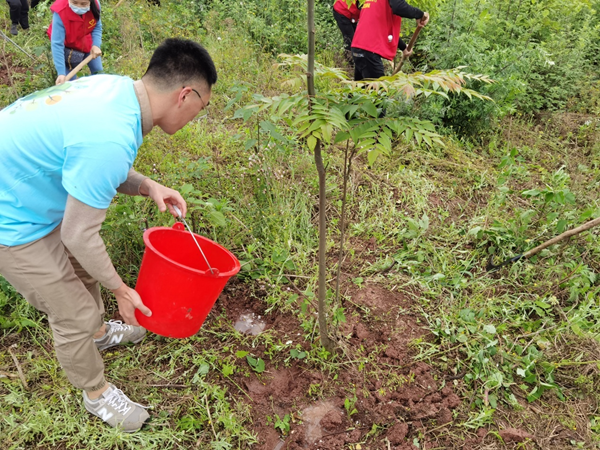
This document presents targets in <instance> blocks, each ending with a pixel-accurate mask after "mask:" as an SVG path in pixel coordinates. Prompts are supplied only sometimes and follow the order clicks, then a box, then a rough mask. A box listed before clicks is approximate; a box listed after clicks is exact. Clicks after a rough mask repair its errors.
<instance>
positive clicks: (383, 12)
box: [352, 0, 429, 81]
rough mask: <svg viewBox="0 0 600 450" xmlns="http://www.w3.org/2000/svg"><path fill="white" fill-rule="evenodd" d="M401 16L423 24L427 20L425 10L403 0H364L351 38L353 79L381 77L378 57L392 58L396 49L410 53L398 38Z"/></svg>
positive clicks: (381, 65)
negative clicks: (358, 20)
mask: <svg viewBox="0 0 600 450" xmlns="http://www.w3.org/2000/svg"><path fill="white" fill-rule="evenodd" d="M402 17H405V18H408V19H417V20H418V21H419V22H420V24H421V25H423V26H425V25H427V23H428V22H429V14H428V13H426V12H423V11H421V10H420V9H419V8H415V7H414V6H410V5H409V4H408V3H406V1H405V0H365V2H364V4H363V6H362V9H361V12H360V22H359V23H358V26H357V27H356V32H355V33H354V39H353V40H352V56H353V58H354V80H355V81H360V80H363V79H365V78H379V77H382V76H383V75H384V70H383V62H382V61H381V58H385V59H388V60H390V61H392V60H393V59H394V56H396V51H397V50H398V49H399V50H402V52H403V53H404V56H410V53H409V52H408V51H407V50H406V44H405V43H404V42H403V41H402V40H401V39H400V25H401V23H402Z"/></svg>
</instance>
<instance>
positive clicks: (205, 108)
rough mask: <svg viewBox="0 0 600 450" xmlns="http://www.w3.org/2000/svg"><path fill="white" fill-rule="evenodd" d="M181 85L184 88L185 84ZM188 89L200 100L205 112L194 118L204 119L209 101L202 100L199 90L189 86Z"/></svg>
mask: <svg viewBox="0 0 600 450" xmlns="http://www.w3.org/2000/svg"><path fill="white" fill-rule="evenodd" d="M183 87H184V88H185V86H183ZM190 89H191V90H192V91H194V92H195V93H196V95H197V96H198V98H199V99H200V101H201V102H202V105H203V106H204V107H203V108H202V109H203V110H204V111H205V113H204V114H202V115H201V116H196V118H195V120H200V119H204V118H205V117H206V116H208V105H209V104H210V102H208V103H204V100H203V99H202V96H201V95H200V92H198V91H197V90H196V89H194V88H193V87H190Z"/></svg>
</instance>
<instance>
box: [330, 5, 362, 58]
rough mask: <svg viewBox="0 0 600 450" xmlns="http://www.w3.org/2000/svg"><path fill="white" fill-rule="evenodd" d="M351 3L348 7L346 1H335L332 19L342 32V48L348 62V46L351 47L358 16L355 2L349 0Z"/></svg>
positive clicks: (349, 51) (358, 10)
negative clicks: (344, 50)
mask: <svg viewBox="0 0 600 450" xmlns="http://www.w3.org/2000/svg"><path fill="white" fill-rule="evenodd" d="M351 1H352V3H351V4H350V6H348V2H347V1H346V0H337V1H336V2H335V3H334V4H333V18H334V19H335V21H336V22H337V25H338V28H339V29H340V31H341V32H342V38H343V39H344V48H345V49H346V53H347V55H348V56H349V60H350V62H352V52H351V50H350V46H351V45H352V39H353V38H354V32H355V31H356V26H357V25H358V18H359V16H360V9H358V7H357V6H356V0H351Z"/></svg>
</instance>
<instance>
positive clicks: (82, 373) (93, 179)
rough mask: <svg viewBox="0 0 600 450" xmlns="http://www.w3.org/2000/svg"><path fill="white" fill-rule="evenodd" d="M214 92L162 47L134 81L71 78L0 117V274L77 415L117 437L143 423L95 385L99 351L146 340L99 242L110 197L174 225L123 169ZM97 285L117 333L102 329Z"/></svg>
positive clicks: (173, 201)
mask: <svg viewBox="0 0 600 450" xmlns="http://www.w3.org/2000/svg"><path fill="white" fill-rule="evenodd" d="M216 81H217V72H216V69H215V66H214V63H213V61H212V59H211V57H210V55H209V54H208V52H207V51H206V49H204V47H202V46H201V45H200V44H197V43H196V42H193V41H189V40H182V39H167V40H166V41H164V42H163V43H162V44H161V45H160V46H159V47H158V48H157V49H156V50H155V52H154V54H153V55H152V58H151V59H150V63H149V65H148V69H147V71H146V73H145V74H144V76H143V77H142V79H141V80H138V81H133V80H132V79H130V78H128V77H123V76H116V75H96V76H94V77H86V78H81V79H79V80H76V81H74V82H70V81H69V82H66V83H64V84H62V85H61V86H53V87H51V88H48V89H46V90H43V91H40V92H35V93H33V94H30V95H28V96H26V97H24V98H21V99H19V100H17V101H16V102H15V103H13V104H12V105H10V106H8V107H6V108H5V109H3V110H2V111H0V161H2V168H3V170H1V171H0V275H2V276H3V277H4V278H5V279H6V280H7V281H8V282H9V283H10V284H12V285H13V286H14V287H15V289H16V290H17V291H18V292H19V293H20V294H21V295H23V297H25V299H26V300H27V301H28V302H29V303H30V304H31V305H33V306H34V307H35V308H37V309H38V310H40V311H42V312H44V313H45V314H47V316H48V323H49V325H50V328H51V329H52V335H53V339H54V348H55V350H56V356H57V358H58V361H59V362H60V364H61V366H62V368H63V370H64V371H65V373H66V375H67V378H68V379H69V381H70V382H71V383H72V384H73V386H75V387H76V388H78V389H81V390H82V391H83V404H84V406H85V409H87V410H88V411H89V412H90V413H91V414H93V415H96V416H98V417H100V418H101V419H102V420H103V421H105V422H107V423H108V424H109V425H111V426H113V427H114V426H119V427H121V428H122V429H123V430H124V431H127V432H133V431H137V430H139V429H140V428H141V427H142V425H143V423H144V422H145V421H146V419H148V417H149V415H148V413H147V412H146V409H145V407H143V406H142V405H140V404H138V403H135V402H133V401H131V400H130V399H129V398H128V397H127V396H126V395H125V394H124V393H123V392H122V391H121V390H120V389H118V388H117V387H116V386H115V385H113V384H112V383H109V382H108V381H107V379H106V376H105V373H104V364H103V361H102V357H101V356H100V350H104V349H107V348H110V347H112V346H115V345H119V344H126V343H138V342H141V341H142V339H143V338H144V335H145V333H146V330H145V329H144V328H142V327H140V326H139V324H138V322H137V321H136V319H135V315H134V311H135V309H136V308H137V309H139V310H140V311H141V313H143V314H145V315H146V316H150V315H151V314H152V312H151V311H150V310H149V309H148V308H147V307H146V306H145V305H144V303H143V299H141V298H140V296H139V295H138V294H137V292H136V291H135V290H134V289H132V288H130V287H129V286H127V285H126V284H125V283H123V281H122V279H121V277H120V276H119V274H118V272H117V270H116V269H115V267H114V266H113V264H112V262H111V260H110V258H109V256H108V253H107V251H106V246H105V244H104V242H103V240H102V238H101V237H100V234H99V231H100V228H101V226H102V223H103V221H104V219H105V217H106V211H107V208H108V207H109V205H110V203H111V201H112V199H113V197H114V196H115V195H116V193H117V192H120V193H122V194H127V195H143V196H148V197H150V198H151V199H152V200H153V201H154V202H155V203H156V204H157V206H158V209H159V210H160V211H162V212H164V211H166V210H167V209H168V210H169V212H170V213H171V214H173V215H174V216H177V214H176V211H175V210H174V206H177V207H178V208H179V209H180V210H181V211H182V213H183V215H185V212H186V203H185V201H184V199H183V198H182V196H181V195H180V194H179V193H178V192H177V191H175V190H173V189H170V188H168V187H166V186H163V185H161V184H159V183H157V182H156V181H153V180H151V179H150V178H147V177H145V176H143V175H141V174H139V173H137V172H136V171H135V170H133V168H132V167H133V163H134V160H135V158H136V156H137V152H138V149H139V147H140V146H141V145H142V141H143V137H144V136H145V135H146V134H148V133H149V132H150V130H151V129H152V127H154V126H158V127H159V128H161V129H162V130H163V131H165V132H166V133H168V134H173V133H175V132H176V131H178V130H180V129H181V128H183V127H184V126H185V125H186V124H187V123H188V122H190V121H191V120H192V119H194V117H196V116H197V115H198V113H199V112H200V111H201V110H203V109H204V108H205V107H206V105H208V103H209V102H210V97H211V91H212V86H213V85H214V84H215V83H216ZM31 123H35V124H36V126H35V127H31V126H29V125H28V124H31ZM100 283H101V284H102V285H104V287H106V288H107V289H109V290H110V291H112V292H113V294H114V296H115V298H116V300H117V304H118V307H119V313H120V314H121V316H122V317H123V319H124V321H125V323H123V322H118V321H117V322H115V321H109V322H105V321H104V320H103V315H104V306H103V304H102V299H101V297H100V286H99V284H100Z"/></svg>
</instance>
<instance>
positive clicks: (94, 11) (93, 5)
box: [90, 0, 100, 22]
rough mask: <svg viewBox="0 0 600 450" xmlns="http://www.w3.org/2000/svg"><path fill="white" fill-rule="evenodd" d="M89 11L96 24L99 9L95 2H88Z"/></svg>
mask: <svg viewBox="0 0 600 450" xmlns="http://www.w3.org/2000/svg"><path fill="white" fill-rule="evenodd" d="M90 11H92V14H93V15H94V19H96V22H98V21H99V20H100V8H99V7H98V3H96V0H91V1H90Z"/></svg>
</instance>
